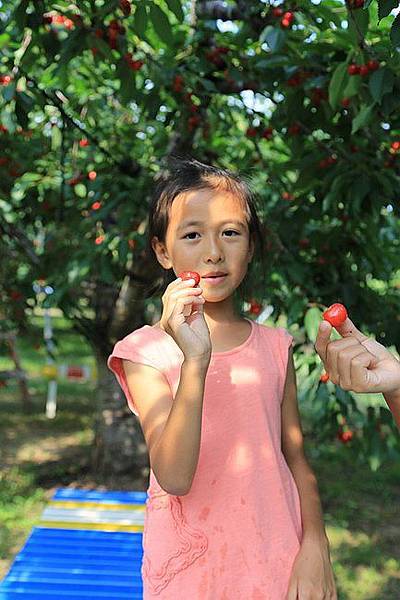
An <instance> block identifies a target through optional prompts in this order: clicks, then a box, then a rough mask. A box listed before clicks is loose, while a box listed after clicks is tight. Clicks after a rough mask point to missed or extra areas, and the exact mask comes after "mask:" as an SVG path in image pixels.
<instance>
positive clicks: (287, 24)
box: [281, 19, 291, 28]
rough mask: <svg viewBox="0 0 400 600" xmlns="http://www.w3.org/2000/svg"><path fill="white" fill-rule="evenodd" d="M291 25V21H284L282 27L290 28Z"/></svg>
mask: <svg viewBox="0 0 400 600" xmlns="http://www.w3.org/2000/svg"><path fill="white" fill-rule="evenodd" d="M290 25H291V21H289V19H282V21H281V27H285V28H287V27H290Z"/></svg>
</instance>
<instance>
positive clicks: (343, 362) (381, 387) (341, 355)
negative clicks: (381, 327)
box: [315, 317, 400, 394]
mask: <svg viewBox="0 0 400 600" xmlns="http://www.w3.org/2000/svg"><path fill="white" fill-rule="evenodd" d="M335 329H336V330H337V331H338V333H339V334H340V335H341V336H342V338H341V339H340V340H332V341H330V335H331V331H332V325H331V324H330V323H328V321H325V320H323V321H322V322H321V323H320V325H319V329H318V334H317V340H316V342H315V350H316V351H317V353H318V355H319V357H320V358H321V360H322V362H323V363H324V366H325V370H326V372H327V373H328V375H329V379H330V380H331V381H332V382H333V383H335V384H337V385H339V386H340V387H341V388H343V389H344V390H349V391H353V392H358V393H368V392H371V393H372V392H381V393H385V394H400V362H399V361H398V360H397V358H395V356H393V354H391V352H389V350H387V349H386V348H385V346H383V345H382V344H380V343H379V342H377V341H375V340H374V339H372V338H369V337H367V336H366V335H364V334H363V333H361V331H359V329H357V327H356V326H355V325H354V323H353V322H352V321H351V319H350V318H349V317H347V318H346V320H345V321H344V323H343V324H342V325H340V326H338V327H335Z"/></svg>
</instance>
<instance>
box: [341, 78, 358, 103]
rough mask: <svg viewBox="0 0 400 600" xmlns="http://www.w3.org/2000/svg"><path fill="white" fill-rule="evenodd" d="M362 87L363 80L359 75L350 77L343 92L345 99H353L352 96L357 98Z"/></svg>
mask: <svg viewBox="0 0 400 600" xmlns="http://www.w3.org/2000/svg"><path fill="white" fill-rule="evenodd" d="M361 85H362V80H361V77H360V76H359V75H352V76H351V77H349V80H348V82H347V85H346V87H345V89H344V90H343V98H351V97H352V96H356V95H357V94H358V92H359V90H360V87H361Z"/></svg>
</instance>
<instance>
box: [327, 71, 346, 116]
mask: <svg viewBox="0 0 400 600" xmlns="http://www.w3.org/2000/svg"><path fill="white" fill-rule="evenodd" d="M347 79H348V73H347V62H345V63H340V64H339V65H338V66H337V67H336V69H335V71H334V73H333V75H332V78H331V80H330V83H329V104H330V105H331V107H332V108H336V106H337V104H338V101H339V100H340V99H341V98H343V90H344V88H345V87H346V84H347Z"/></svg>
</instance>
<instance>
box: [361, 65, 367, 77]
mask: <svg viewBox="0 0 400 600" xmlns="http://www.w3.org/2000/svg"><path fill="white" fill-rule="evenodd" d="M368 73H369V68H368V65H361V67H360V75H361V77H365V76H366V75H368Z"/></svg>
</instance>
